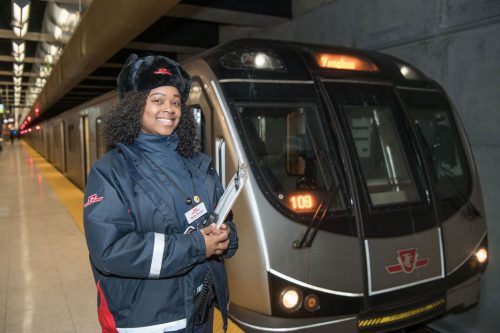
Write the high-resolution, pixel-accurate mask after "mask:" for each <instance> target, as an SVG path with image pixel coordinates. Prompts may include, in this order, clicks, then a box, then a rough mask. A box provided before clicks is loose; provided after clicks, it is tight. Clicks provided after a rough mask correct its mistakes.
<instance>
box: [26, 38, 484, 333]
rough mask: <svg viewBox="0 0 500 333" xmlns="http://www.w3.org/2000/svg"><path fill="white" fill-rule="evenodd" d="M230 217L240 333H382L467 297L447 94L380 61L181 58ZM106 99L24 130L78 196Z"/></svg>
mask: <svg viewBox="0 0 500 333" xmlns="http://www.w3.org/2000/svg"><path fill="white" fill-rule="evenodd" d="M183 66H184V68H185V69H186V70H187V71H188V72H189V73H190V75H191V76H192V78H193V86H192V89H191V93H190V96H189V99H188V101H187V107H188V108H189V110H191V112H193V114H194V116H195V119H196V122H197V124H198V134H199V136H200V139H201V143H202V144H201V146H202V150H203V152H205V153H206V154H208V155H211V156H212V159H213V164H214V166H215V168H216V170H217V172H218V173H219V175H220V176H221V178H222V181H223V183H224V185H225V184H226V183H227V182H228V181H229V180H230V179H231V177H232V175H233V174H234V173H235V171H236V169H237V166H238V164H239V163H243V162H244V163H246V165H247V166H248V168H249V179H248V181H247V183H246V185H245V187H244V188H243V191H242V193H241V195H240V197H239V198H238V200H237V201H236V203H235V205H234V207H233V213H234V221H235V223H236V224H237V226H238V233H239V237H240V248H239V250H238V252H237V254H236V256H235V257H234V258H232V259H229V260H227V261H226V267H227V272H228V275H229V285H230V299H231V303H230V306H229V313H230V317H231V319H232V320H233V322H234V323H236V324H237V325H238V326H239V327H240V328H241V329H243V330H244V331H245V332H283V331H294V332H295V331H296V332H301V331H302V332H342V333H345V332H387V331H391V330H397V329H401V328H404V327H407V326H410V325H414V324H417V323H420V322H425V321H427V320H429V319H431V318H434V317H437V316H439V315H442V314H445V313H448V312H450V311H455V310H462V309H467V308H468V307H470V306H471V305H474V304H476V303H477V302H478V301H479V285H480V279H481V276H482V274H483V272H484V270H485V269H486V266H487V262H488V257H487V255H488V252H487V251H488V248H487V228H486V222H485V217H484V216H485V214H484V207H483V199H482V194H481V189H480V184H479V178H478V174H477V170H476V167H475V164H474V159H473V155H472V153H471V148H470V145H469V144H468V142H467V138H466V133H465V132H464V128H463V126H462V124H461V122H460V119H459V116H458V114H457V112H456V110H455V108H454V107H453V105H452V103H451V101H450V99H449V97H448V95H447V94H446V92H445V91H444V90H443V88H442V87H441V86H440V85H439V84H438V83H436V82H435V81H434V80H432V79H430V78H429V77H427V76H426V75H425V74H423V73H422V72H421V71H419V70H418V69H417V68H415V67H414V66H412V65H411V64H409V63H407V62H405V61H403V60H400V59H397V58H395V57H392V56H389V55H386V54H383V53H379V52H374V51H363V50H357V49H351V48H341V47H332V46H321V45H308V44H300V43H293V42H285V41H271V40H257V39H246V40H238V41H233V42H229V43H227V44H224V45H221V46H218V47H216V48H213V49H210V50H208V51H206V52H204V53H202V54H199V55H197V56H195V57H193V58H191V59H188V60H186V61H185V62H184V63H183ZM116 101H117V94H116V93H115V92H111V93H108V94H106V95H103V96H101V97H99V98H97V99H95V100H92V101H90V102H88V103H86V104H84V105H81V106H79V107H77V108H74V109H71V110H68V111H66V112H64V113H62V114H59V115H58V116H56V117H54V118H51V119H49V120H47V121H44V122H43V123H41V124H38V125H37V127H38V129H36V128H35V127H32V128H31V130H27V129H26V130H24V132H25V134H24V138H25V140H27V141H28V142H29V143H30V144H31V145H32V146H33V147H34V148H35V149H37V150H38V151H39V152H40V153H41V154H42V155H43V156H45V157H46V159H47V160H48V161H50V162H51V163H52V164H53V165H54V166H55V167H57V168H58V169H59V170H60V171H61V172H62V173H64V175H65V176H66V177H67V178H68V179H70V180H71V181H72V182H73V183H75V184H76V185H77V186H79V187H80V188H83V187H84V186H85V181H86V175H87V173H88V171H89V168H90V166H91V165H92V163H93V162H94V161H95V160H96V159H98V158H99V157H100V156H102V155H103V154H105V153H106V146H105V143H104V141H103V121H102V119H103V118H102V117H103V114H104V112H106V111H107V110H109V109H110V108H111V107H112V106H113V105H114V104H115V103H116Z"/></svg>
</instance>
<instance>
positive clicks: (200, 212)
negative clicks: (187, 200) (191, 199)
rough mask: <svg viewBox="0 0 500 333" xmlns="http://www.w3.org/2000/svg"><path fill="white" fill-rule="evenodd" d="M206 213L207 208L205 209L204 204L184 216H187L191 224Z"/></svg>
mask: <svg viewBox="0 0 500 333" xmlns="http://www.w3.org/2000/svg"><path fill="white" fill-rule="evenodd" d="M206 213H207V208H206V207H205V203H204V202H202V203H200V204H198V205H196V206H195V207H193V208H192V209H190V210H189V211H187V212H186V213H184V216H186V220H187V221H188V223H189V224H191V223H193V222H194V221H196V220H197V219H199V218H200V217H202V216H203V215H205V214H206Z"/></svg>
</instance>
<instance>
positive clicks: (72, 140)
mask: <svg viewBox="0 0 500 333" xmlns="http://www.w3.org/2000/svg"><path fill="white" fill-rule="evenodd" d="M77 139H78V137H77V132H76V130H75V125H68V150H69V151H70V152H76V142H77Z"/></svg>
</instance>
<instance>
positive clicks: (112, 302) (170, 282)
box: [83, 54, 238, 333]
mask: <svg viewBox="0 0 500 333" xmlns="http://www.w3.org/2000/svg"><path fill="white" fill-rule="evenodd" d="M190 88H191V77H190V76H189V75H188V74H187V73H186V72H185V71H184V70H183V69H182V67H181V66H180V65H179V64H177V63H176V62H175V61H173V60H171V59H169V58H166V57H163V56H148V57H144V58H139V57H137V56H136V55H134V54H133V55H131V56H130V57H129V58H128V60H127V62H126V63H125V65H124V67H123V69H122V71H121V72H120V75H119V76H118V93H119V102H118V104H117V105H116V107H115V108H113V110H112V111H111V112H110V114H109V115H108V116H107V120H106V124H105V129H104V132H105V135H106V139H107V143H108V147H109V148H112V149H111V150H110V151H109V152H108V153H107V154H105V155H104V156H103V157H102V158H101V159H99V160H98V161H97V162H96V163H95V164H94V165H93V167H92V169H91V171H90V173H89V176H88V183H87V186H86V189H85V201H86V203H85V204H84V213H83V216H84V225H85V236H86V238H87V245H88V248H89V254H90V258H91V266H92V270H93V272H94V277H95V280H96V287H97V290H98V294H99V311H98V313H99V321H100V323H101V326H102V328H103V332H104V331H106V332H108V331H109V332H111V331H112V332H116V331H120V332H132V331H133V332H138V333H139V332H170V331H179V330H183V331H186V332H197V333H202V332H203V333H209V332H212V329H213V326H214V325H213V322H214V305H215V302H217V304H218V305H219V308H220V309H221V314H222V318H223V323H224V324H223V326H224V328H226V327H227V305H228V302H229V299H228V285H227V277H226V272H225V269H224V264H223V261H222V260H221V259H220V257H222V256H224V257H231V256H232V255H233V254H234V253H235V252H236V249H237V247H238V238H237V234H236V227H235V225H234V224H233V223H232V221H231V220H226V221H225V223H224V224H222V225H221V227H220V228H216V227H215V224H211V225H209V226H206V224H207V223H206V219H207V216H209V215H210V214H211V213H212V210H213V208H215V206H216V205H217V202H218V201H219V198H220V196H221V194H222V192H223V188H222V184H221V181H220V179H219V177H218V175H217V174H216V173H215V172H214V169H213V168H212V167H211V166H210V158H209V157H208V156H207V155H204V154H203V153H200V152H199V151H198V150H199V139H198V138H197V128H196V125H195V122H194V117H193V114H192V112H191V111H190V110H189V109H187V108H185V107H184V103H185V102H186V100H187V97H188V95H189V91H190ZM188 230H190V231H192V232H189V233H188V232H186V231H188ZM132 294H133V295H134V297H131V296H130V295H132Z"/></svg>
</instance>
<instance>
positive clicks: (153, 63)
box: [117, 54, 191, 103]
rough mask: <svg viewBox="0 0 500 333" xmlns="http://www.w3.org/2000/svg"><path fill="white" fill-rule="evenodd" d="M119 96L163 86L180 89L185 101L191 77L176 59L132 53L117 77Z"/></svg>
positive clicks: (183, 101) (182, 98)
mask: <svg viewBox="0 0 500 333" xmlns="http://www.w3.org/2000/svg"><path fill="white" fill-rule="evenodd" d="M117 84H118V96H119V98H120V99H122V98H123V96H124V95H125V93H126V92H129V91H146V90H151V89H155V88H158V87H162V86H173V87H176V88H177V89H178V90H179V93H180V94H181V100H182V103H185V102H186V100H187V98H188V96H189V90H190V89H191V77H190V76H189V74H188V73H186V71H185V70H184V69H183V68H182V67H181V65H179V64H178V63H177V62H176V61H174V60H172V59H169V58H167V57H164V56H160V55H151V56H146V57H143V58H139V57H138V56H137V54H131V55H130V56H129V57H128V59H127V61H126V62H125V65H124V66H123V68H122V70H121V71H120V74H119V75H118V79H117Z"/></svg>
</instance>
